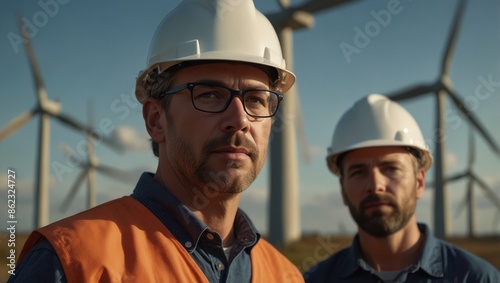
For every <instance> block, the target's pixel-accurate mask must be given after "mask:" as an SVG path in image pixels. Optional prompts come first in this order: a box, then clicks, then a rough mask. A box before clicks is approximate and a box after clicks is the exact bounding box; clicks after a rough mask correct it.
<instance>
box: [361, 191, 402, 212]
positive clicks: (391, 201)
mask: <svg viewBox="0 0 500 283" xmlns="http://www.w3.org/2000/svg"><path fill="white" fill-rule="evenodd" d="M372 203H385V204H388V205H390V206H393V207H397V201H396V199H395V198H394V197H393V196H391V195H380V194H372V195H369V196H368V197H366V198H365V199H363V200H362V201H361V202H360V204H359V208H360V209H363V208H365V207H367V206H369V205H371V204H372Z"/></svg>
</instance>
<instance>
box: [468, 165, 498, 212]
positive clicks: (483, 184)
mask: <svg viewBox="0 0 500 283" xmlns="http://www.w3.org/2000/svg"><path fill="white" fill-rule="evenodd" d="M471 176H472V178H473V179H474V181H475V182H476V183H477V184H478V185H479V187H480V188H481V189H482V190H483V192H484V193H485V194H486V196H487V198H488V199H489V200H490V201H491V202H492V203H493V205H495V207H496V208H497V209H498V210H500V198H499V197H498V196H497V195H496V194H495V191H493V189H492V188H491V187H490V186H488V184H486V182H484V181H483V180H482V179H480V178H479V177H478V176H477V175H476V174H475V173H474V172H471Z"/></svg>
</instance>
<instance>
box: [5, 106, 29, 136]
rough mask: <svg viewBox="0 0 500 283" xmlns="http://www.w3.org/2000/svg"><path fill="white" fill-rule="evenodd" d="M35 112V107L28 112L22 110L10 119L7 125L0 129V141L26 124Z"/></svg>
mask: <svg viewBox="0 0 500 283" xmlns="http://www.w3.org/2000/svg"><path fill="white" fill-rule="evenodd" d="M36 112H37V110H35V109H34V110H31V111H28V112H24V113H23V114H21V115H19V116H17V117H16V118H14V119H12V120H10V122H9V123H7V125H5V127H3V129H1V130H0V141H1V140H3V139H4V138H6V137H8V136H10V135H12V134H13V133H15V132H16V131H17V130H19V129H21V128H22V127H23V126H24V124H26V123H27V122H28V121H29V120H30V119H31V118H32V117H33V115H35V113H36Z"/></svg>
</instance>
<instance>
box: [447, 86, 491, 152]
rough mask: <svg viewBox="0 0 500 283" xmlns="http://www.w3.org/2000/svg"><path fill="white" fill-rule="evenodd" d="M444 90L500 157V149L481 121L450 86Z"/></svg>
mask: <svg viewBox="0 0 500 283" xmlns="http://www.w3.org/2000/svg"><path fill="white" fill-rule="evenodd" d="M444 88H445V90H446V92H447V93H448V94H449V96H450V98H451V100H452V101H453V103H454V104H455V105H456V106H457V108H458V110H460V112H462V114H463V115H464V116H465V117H466V118H467V119H468V120H469V122H470V123H471V124H472V125H474V127H476V129H477V130H478V131H479V133H480V134H481V135H482V136H483V138H484V139H485V140H486V142H487V143H488V144H489V145H490V147H491V148H492V149H493V151H494V152H495V153H496V154H497V155H500V148H499V147H498V145H497V143H496V142H495V140H494V139H493V137H492V136H491V135H490V134H489V133H488V131H487V130H486V128H485V127H483V125H482V124H481V123H480V122H479V120H478V119H477V118H476V117H475V116H474V114H473V113H472V112H471V111H469V109H467V107H466V106H465V104H464V103H463V102H462V100H461V99H460V97H459V96H458V95H457V94H456V93H455V92H454V91H452V90H451V89H450V88H449V87H448V86H446V85H444Z"/></svg>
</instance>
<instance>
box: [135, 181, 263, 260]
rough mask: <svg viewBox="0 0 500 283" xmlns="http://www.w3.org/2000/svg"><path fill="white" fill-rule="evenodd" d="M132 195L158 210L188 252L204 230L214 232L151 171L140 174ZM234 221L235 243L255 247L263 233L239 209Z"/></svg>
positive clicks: (157, 214) (152, 208) (158, 214)
mask: <svg viewBox="0 0 500 283" xmlns="http://www.w3.org/2000/svg"><path fill="white" fill-rule="evenodd" d="M131 196H132V197H133V198H135V199H137V200H138V201H140V202H141V203H143V204H144V205H145V206H146V207H147V208H148V209H149V210H150V211H151V212H152V213H153V214H155V216H156V217H158V219H160V221H161V222H162V223H163V224H164V225H165V226H166V227H167V228H168V229H169V231H170V232H171V233H172V234H173V236H174V237H175V238H176V239H177V240H178V241H179V242H180V243H181V244H182V245H183V246H184V248H186V250H187V251H188V252H189V253H192V252H193V251H194V250H195V249H196V246H197V245H198V243H199V241H200V239H201V238H202V235H203V234H204V233H206V232H212V231H211V230H210V228H209V227H208V226H207V225H206V224H205V223H203V221H201V220H200V219H199V218H198V217H197V216H196V215H194V214H193V212H192V211H191V210H190V209H189V208H188V207H187V206H186V205H184V204H182V203H181V202H180V201H179V200H178V199H177V198H176V197H175V196H174V195H173V194H172V193H170V192H169V191H168V190H167V189H165V187H163V186H162V185H161V184H160V183H158V182H157V181H156V180H155V179H154V175H153V174H152V173H149V172H144V173H143V174H142V175H141V177H140V179H139V181H138V182H137V185H136V187H135V189H134V192H133V193H132V195H131ZM234 225H235V235H236V239H235V240H236V241H235V243H237V244H240V245H242V246H245V247H253V246H254V245H255V244H256V243H257V241H258V239H259V238H260V234H259V233H258V232H257V229H256V228H255V226H254V225H253V223H252V222H251V220H250V219H249V218H248V216H247V215H246V214H245V213H244V212H243V211H242V210H240V209H238V212H237V213H236V217H235V222H234ZM212 233H215V232H212Z"/></svg>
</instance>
